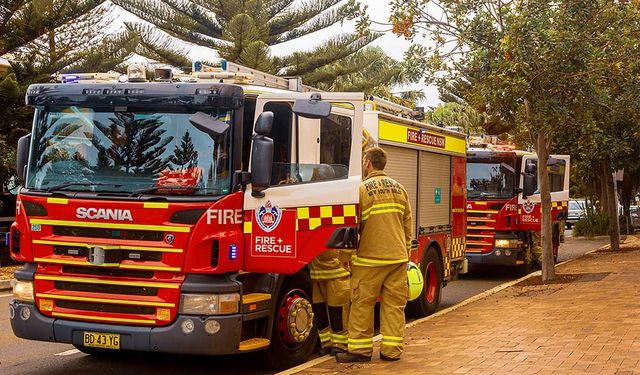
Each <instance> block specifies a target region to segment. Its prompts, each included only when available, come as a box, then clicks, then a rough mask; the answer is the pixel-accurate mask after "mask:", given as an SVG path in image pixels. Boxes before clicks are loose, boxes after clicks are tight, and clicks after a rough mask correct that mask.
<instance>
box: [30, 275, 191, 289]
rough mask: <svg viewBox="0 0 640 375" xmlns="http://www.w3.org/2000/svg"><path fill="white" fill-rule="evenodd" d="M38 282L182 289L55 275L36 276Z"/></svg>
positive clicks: (159, 284) (162, 284) (135, 282)
mask: <svg viewBox="0 0 640 375" xmlns="http://www.w3.org/2000/svg"><path fill="white" fill-rule="evenodd" d="M35 277H36V280H47V281H68V282H71V283H83V284H103V285H124V286H140V287H147V288H162V289H180V284H178V283H175V284H174V283H156V282H146V281H122V280H118V281H112V280H101V279H93V278H90V277H73V276H53V275H36V276H35Z"/></svg>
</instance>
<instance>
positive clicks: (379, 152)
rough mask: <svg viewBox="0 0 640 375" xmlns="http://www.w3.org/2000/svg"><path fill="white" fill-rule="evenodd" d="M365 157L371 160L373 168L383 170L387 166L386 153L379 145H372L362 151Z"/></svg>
mask: <svg viewBox="0 0 640 375" xmlns="http://www.w3.org/2000/svg"><path fill="white" fill-rule="evenodd" d="M364 157H365V159H367V160H369V161H370V162H371V165H373V168H375V169H377V170H379V171H383V170H384V167H386V166H387V153H386V152H385V151H384V150H383V149H381V148H380V147H372V148H370V149H368V150H367V151H365V152H364Z"/></svg>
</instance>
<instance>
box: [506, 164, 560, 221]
mask: <svg viewBox="0 0 640 375" xmlns="http://www.w3.org/2000/svg"><path fill="white" fill-rule="evenodd" d="M546 167H547V170H548V172H549V185H550V190H551V204H552V209H551V214H552V217H553V220H560V219H562V218H563V217H564V212H565V211H566V210H567V209H568V208H567V205H568V201H569V171H570V157H569V156H568V155H551V156H550V157H549V161H548V162H547V166H546ZM537 168H539V165H538V158H537V156H536V155H530V156H524V157H523V158H522V169H521V178H520V193H519V195H518V213H519V217H520V224H521V227H522V229H523V230H534V231H538V230H540V224H541V221H540V214H541V202H542V200H541V196H540V188H539V184H540V182H539V181H538V179H537V178H538V177H537V176H538V173H537ZM527 179H529V181H530V182H529V185H530V186H532V188H531V190H532V191H533V193H531V194H526V193H527V191H526V190H527V188H526V186H527Z"/></svg>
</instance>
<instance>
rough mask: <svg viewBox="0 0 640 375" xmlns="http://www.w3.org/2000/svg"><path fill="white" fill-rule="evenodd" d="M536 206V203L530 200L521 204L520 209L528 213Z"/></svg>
mask: <svg viewBox="0 0 640 375" xmlns="http://www.w3.org/2000/svg"><path fill="white" fill-rule="evenodd" d="M535 207H536V204H535V203H533V202H531V201H526V202H524V203H523V204H522V209H523V210H524V212H526V213H528V214H530V213H532V212H533V209H534V208H535Z"/></svg>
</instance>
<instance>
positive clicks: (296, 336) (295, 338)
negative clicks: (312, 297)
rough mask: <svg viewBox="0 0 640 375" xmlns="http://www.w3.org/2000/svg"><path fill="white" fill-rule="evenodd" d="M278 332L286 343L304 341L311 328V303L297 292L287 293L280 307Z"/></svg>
mask: <svg viewBox="0 0 640 375" xmlns="http://www.w3.org/2000/svg"><path fill="white" fill-rule="evenodd" d="M280 322H281V324H280V326H279V328H280V333H281V336H282V339H283V341H284V342H285V343H287V344H294V345H295V344H299V343H302V342H304V341H305V340H306V339H307V338H308V337H309V335H310V334H311V330H312V329H313V309H312V307H311V303H310V302H309V301H308V300H307V299H306V298H304V297H302V296H300V295H298V294H297V293H289V295H288V296H287V297H286V298H285V299H284V300H283V303H282V305H281V307H280Z"/></svg>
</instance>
